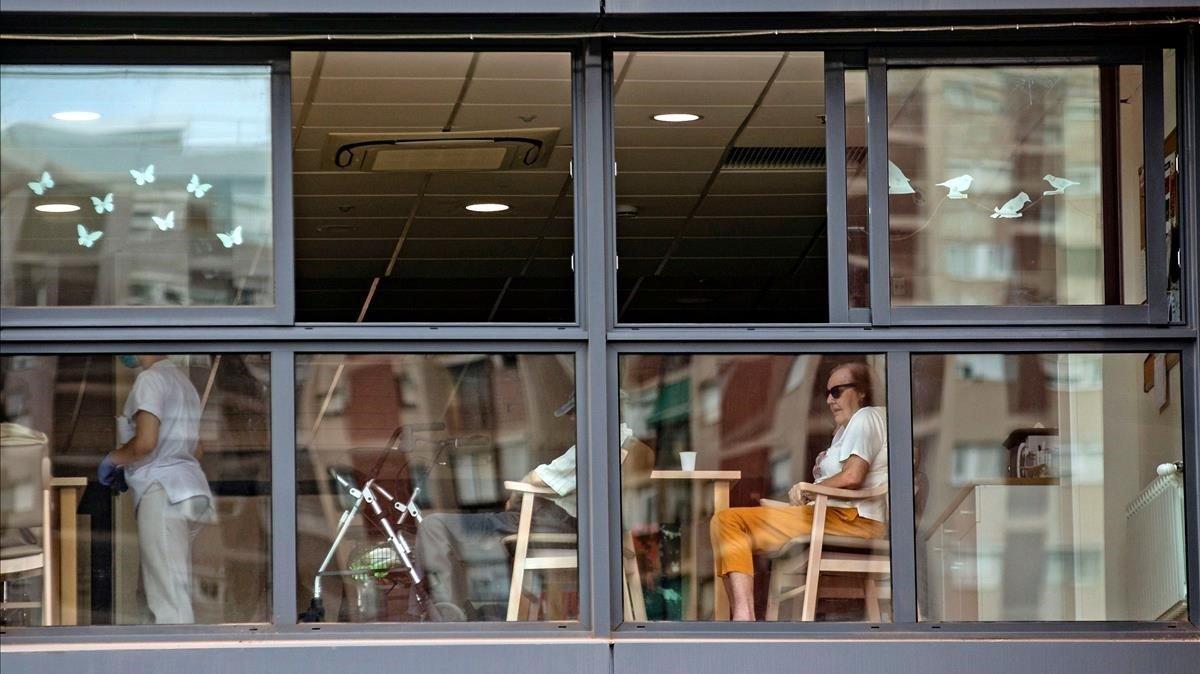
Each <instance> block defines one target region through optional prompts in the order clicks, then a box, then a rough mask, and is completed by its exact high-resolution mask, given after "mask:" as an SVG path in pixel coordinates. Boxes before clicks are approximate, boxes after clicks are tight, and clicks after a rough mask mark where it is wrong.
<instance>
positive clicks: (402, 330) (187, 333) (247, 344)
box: [0, 33, 1200, 645]
mask: <svg viewBox="0 0 1200 674" xmlns="http://www.w3.org/2000/svg"><path fill="white" fill-rule="evenodd" d="M709 45H710V48H711V47H712V43H711V42H710V43H709ZM455 46H456V47H457V48H459V49H477V45H474V44H471V45H467V44H461V43H460V44H456V45H455ZM718 46H721V48H730V49H735V48H742V47H741V46H740V45H738V46H733V45H732V44H730V45H724V43H721V44H719V45H718ZM1174 46H1176V48H1178V49H1180V52H1179V54H1180V56H1181V59H1180V61H1181V65H1180V68H1181V72H1188V70H1187V68H1192V69H1193V71H1194V68H1195V67H1196V58H1195V48H1196V44H1195V39H1194V33H1193V34H1192V36H1191V37H1189V41H1188V43H1187V48H1186V49H1184V48H1183V47H1182V45H1178V44H1177V45H1174ZM390 47H394V48H396V49H405V50H407V49H417V48H421V47H420V46H417V45H416V44H415V43H412V44H410V43H407V42H406V43H404V44H402V45H393V44H391V43H388V44H387V46H386V47H385V46H384V45H381V44H379V43H371V44H369V45H367V46H365V47H364V48H369V49H380V48H390ZM577 47H578V49H579V52H580V55H581V56H580V59H579V61H578V63H577V67H578V68H579V71H578V73H577V75H576V80H577V82H576V87H577V88H578V90H579V93H577V94H576V95H577V96H582V102H583V104H582V105H579V106H577V108H576V109H575V110H574V112H573V114H574V118H575V122H576V136H575V138H576V142H577V143H579V145H578V146H577V147H576V148H575V164H576V177H575V180H576V218H577V220H576V237H577V238H576V250H577V257H576V260H577V261H578V262H577V265H576V267H577V271H576V278H577V284H578V286H577V287H579V288H580V291H579V293H580V294H579V296H578V298H577V318H578V320H579V325H577V326H553V325H551V326H546V325H536V326H534V325H523V326H509V325H436V326H420V325H407V324H406V325H388V324H373V325H329V324H323V325H312V324H310V325H303V326H288V325H280V326H274V327H271V326H257V327H255V326H228V327H223V328H222V329H220V330H217V331H214V330H212V329H210V328H207V327H203V326H200V325H195V324H193V325H191V326H174V327H172V326H165V327H154V328H153V329H139V328H136V327H133V326H129V325H126V326H123V327H117V326H116V325H115V324H114V322H112V321H106V325H109V326H113V327H97V328H94V329H91V328H85V327H82V326H78V325H74V324H71V323H68V322H61V321H57V320H52V321H48V322H46V323H45V324H42V325H38V326H29V327H13V328H9V326H8V325H7V324H6V325H5V328H6V329H5V330H4V332H3V333H0V346H2V347H3V353H4V354H5V355H8V354H11V353H44V354H49V353H66V352H76V353H80V352H88V353H119V352H122V351H128V350H129V349H130V348H133V347H136V348H137V349H139V350H157V351H160V352H209V353H215V352H221V351H225V352H239V353H240V352H247V353H249V352H253V353H260V352H269V353H270V354H271V357H272V363H271V369H272V382H271V386H272V387H273V388H272V410H271V413H272V421H271V424H272V479H273V481H274V484H273V486H272V506H271V510H272V532H273V533H272V552H273V560H272V568H273V572H274V576H273V578H272V585H273V588H288V589H289V591H285V592H277V591H273V593H272V607H273V611H274V616H275V617H274V620H275V621H276V622H275V624H262V625H197V626H178V627H168V626H162V627H157V626H144V627H102V626H98V627H78V628H64V627H54V628H30V629H27V630H21V631H19V632H16V633H14V632H9V633H7V634H4V642H5V644H6V645H7V644H14V645H17V644H47V645H49V644H54V643H62V642H70V641H79V640H105V641H111V642H145V643H148V644H167V643H179V642H189V641H210V640H214V639H215V640H219V641H222V642H228V643H231V644H232V643H239V642H250V643H253V642H254V641H256V640H260V639H261V640H264V641H265V640H269V639H270V640H274V641H275V642H276V643H277V641H278V639H279V638H284V639H291V640H295V641H296V642H297V643H306V644H307V643H313V642H314V641H315V642H318V643H319V642H322V641H342V640H346V639H353V638H382V637H385V636H386V637H388V638H394V639H398V640H409V639H411V640H421V639H431V638H437V639H441V638H447V639H455V638H461V639H490V638H496V639H505V638H508V639H511V638H513V637H526V638H527V637H536V638H537V639H559V638H561V639H567V640H570V639H579V638H581V637H588V638H602V639H603V638H608V639H613V640H618V641H621V640H628V641H630V642H636V641H638V640H641V639H662V638H664V637H665V638H671V637H676V636H677V637H680V638H705V637H716V638H739V637H742V638H754V639H760V638H761V639H768V640H774V639H778V640H780V641H784V642H786V641H789V640H795V639H796V638H798V637H799V638H805V639H809V638H812V639H820V638H822V637H829V638H834V639H837V638H839V637H840V638H841V639H843V640H844V639H845V638H846V637H852V638H853V639H854V640H863V641H870V640H873V639H875V638H877V637H875V636H874V635H876V634H878V635H879V637H878V638H886V639H889V640H892V641H895V640H898V639H899V640H908V639H911V640H914V641H929V640H930V639H931V637H934V635H937V634H940V633H945V634H944V635H943V636H944V637H946V638H947V639H962V638H983V637H996V638H1001V639H1012V640H1038V639H1042V638H1046V639H1051V640H1059V639H1063V638H1070V639H1077V638H1078V639H1096V640H1113V639H1116V640H1122V639H1128V640H1131V641H1144V640H1146V639H1150V638H1158V637H1163V638H1178V637H1190V638H1193V639H1194V638H1195V636H1196V635H1197V634H1200V629H1198V627H1197V626H1200V554H1198V553H1200V516H1198V513H1200V479H1196V471H1194V470H1192V471H1190V473H1191V475H1190V477H1191V478H1192V479H1189V480H1188V481H1187V482H1185V484H1186V492H1185V493H1186V499H1187V501H1186V508H1187V511H1186V512H1187V525H1186V526H1187V545H1188V552H1189V557H1190V558H1189V560H1188V564H1189V568H1188V578H1189V581H1191V582H1189V585H1188V593H1189V595H1188V599H1189V619H1190V624H1189V623H1175V624H1158V623H1140V622H1139V623H1128V622H1100V623H1082V622H1081V623H976V624H965V623H958V624H949V623H947V624H936V623H934V624H925V623H915V622H899V623H891V624H888V625H880V626H878V629H874V628H872V627H871V626H869V625H865V624H847V625H826V624H819V623H814V624H795V623H783V624H775V625H768V624H753V625H747V624H741V625H739V624H733V623H671V624H669V623H651V624H644V625H643V624H622V611H621V605H620V603H619V602H620V597H621V592H620V579H619V577H618V576H616V575H614V574H613V573H612V570H613V569H617V568H619V564H620V558H619V550H620V545H619V537H620V528H619V527H620V519H619V516H620V513H619V495H620V477H619V475H620V474H619V465H617V464H618V462H617V460H616V458H615V455H612V456H610V455H609V453H607V452H592V451H589V450H588V447H610V446H612V445H613V443H615V442H616V441H617V440H618V430H617V428H618V427H617V421H618V419H617V416H618V406H617V393H616V387H617V378H616V375H617V356H618V354H620V353H651V352H679V351H684V350H686V351H688V352H692V353H745V352H779V353H797V352H801V353H820V352H828V353H852V352H869V353H885V354H887V357H888V361H887V366H888V383H889V398H890V399H889V403H890V404H892V405H893V406H894V407H893V409H894V415H895V414H899V415H901V416H903V415H902V411H903V409H904V407H905V406H906V405H908V404H909V402H910V401H909V400H908V398H909V395H910V394H908V393H905V394H904V395H903V396H901V397H894V396H895V394H894V393H893V391H897V390H904V391H908V390H909V387H908V382H907V381H906V380H903V381H902V380H901V379H902V373H904V372H906V371H907V364H908V362H909V361H908V358H907V356H909V355H911V354H913V353H925V352H949V351H953V352H970V351H975V352H997V351H1001V352H1021V351H1025V352H1047V351H1053V350H1055V349H1059V350H1076V351H1078V350H1084V351H1096V352H1114V351H1132V352H1145V351H1160V350H1178V351H1180V352H1181V353H1182V359H1181V360H1182V362H1181V367H1182V368H1183V369H1182V371H1181V374H1182V375H1183V381H1184V382H1194V383H1195V384H1196V387H1200V373H1198V368H1197V351H1198V350H1200V333H1198V332H1197V329H1196V327H1195V323H1194V320H1192V319H1190V318H1189V323H1188V324H1187V325H1185V326H1176V327H1161V328H1160V327H1154V326H1149V325H1138V324H1135V325H1123V324H1104V325H1098V324H1096V325H1093V324H1087V323H1074V322H1071V321H1064V322H1063V324H1062V325H1033V326H1030V327H1029V328H1028V329H1023V328H1016V329H1014V328H1012V327H1006V326H993V325H989V324H987V323H986V322H982V321H972V324H971V325H963V326H959V327H956V328H954V329H950V328H949V327H947V326H942V325H937V324H932V323H926V324H923V325H896V326H895V327H889V325H888V323H887V322H880V321H878V320H876V321H875V323H874V325H873V326H871V325H840V326H839V325H829V326H824V325H797V326H790V327H771V326H768V327H766V328H760V327H759V326H755V327H738V326H722V325H703V326H647V327H646V328H638V327H617V326H614V325H613V323H612V319H611V317H612V316H613V315H614V314H613V313H612V308H613V306H614V294H615V272H614V270H613V266H612V265H611V264H610V261H611V260H612V259H613V258H612V256H613V253H614V248H615V223H614V217H613V203H614V202H613V198H612V197H613V170H612V166H613V164H612V160H613V142H612V121H611V111H612V108H611V51H612V47H611V43H609V42H608V41H607V40H600V39H592V40H588V41H586V42H585V43H583V44H582V45H577ZM314 48H319V47H316V46H315V45H314ZM443 48H445V47H444V46H443ZM497 48H499V47H497ZM801 48H803V47H801ZM852 48H853V47H852ZM56 49H58V47H56ZM139 49H144V48H143V47H139ZM204 51H205V52H210V51H211V49H206V50H204ZM139 53H140V52H139ZM174 53H179V51H178V50H176V51H175V52H174ZM189 62H191V61H189ZM868 78H869V79H870V76H868ZM1195 89H1196V83H1195V82H1186V81H1185V82H1184V91H1183V92H1182V93H1181V96H1180V100H1181V101H1186V100H1194V96H1193V97H1192V98H1188V92H1189V91H1190V93H1191V94H1194V93H1195ZM827 97H828V91H827ZM577 100H579V99H577ZM869 100H870V99H869ZM883 100H884V102H885V103H886V99H883ZM1180 112H1181V115H1182V116H1181V118H1180V129H1181V134H1182V135H1181V148H1182V150H1183V152H1182V156H1183V159H1184V162H1185V165H1186V167H1188V168H1187V171H1186V172H1185V174H1184V180H1185V182H1184V184H1183V189H1184V208H1185V213H1186V216H1187V219H1186V220H1185V226H1186V228H1187V229H1186V231H1185V243H1186V244H1187V247H1186V248H1185V254H1186V255H1187V256H1188V258H1189V259H1190V260H1192V261H1193V262H1194V261H1196V260H1197V259H1198V253H1197V251H1196V250H1195V247H1194V246H1193V245H1191V244H1192V242H1193V241H1194V240H1195V239H1196V232H1197V227H1198V214H1197V208H1196V206H1197V203H1196V201H1197V200H1196V195H1197V193H1198V192H1200V189H1198V187H1197V171H1196V163H1197V157H1196V150H1197V144H1196V139H1195V138H1194V137H1191V132H1192V130H1194V125H1195V124H1196V112H1197V111H1196V108H1195V105H1194V104H1193V105H1185V104H1181V111H1180ZM1189 125H1190V126H1189ZM285 135H286V134H285ZM884 143H885V145H884V147H886V129H885V134H884ZM870 144H871V145H872V147H874V146H875V141H871V143H870ZM873 154H879V153H878V152H876V153H873ZM885 166H886V165H885ZM875 192H878V190H872V193H873V194H874V193H875ZM288 194H289V196H290V187H289V189H288ZM884 198H885V201H886V196H885V197H884ZM872 206H873V207H874V202H872ZM288 207H289V209H290V203H289V204H288ZM289 213H290V210H289ZM833 224H834V223H832V221H831V226H832V225H833ZM289 227H290V223H289ZM289 236H290V235H289ZM878 238H879V237H875V236H872V242H873V243H872V246H874V245H875V243H874V242H875V241H876V240H877V239H878ZM885 241H886V239H885ZM288 244H289V245H290V238H289V241H288ZM289 263H290V259H289ZM876 264H877V263H876V261H875V250H874V248H873V249H872V268H873V269H874V267H875V265H876ZM872 280H874V279H872ZM843 282H844V281H843ZM1184 283H1185V284H1186V285H1185V287H1184V293H1185V303H1186V306H1187V307H1188V308H1189V309H1190V311H1188V312H1187V314H1186V315H1187V316H1189V317H1194V316H1196V315H1197V312H1196V308H1197V301H1198V299H1197V292H1196V287H1195V286H1196V278H1194V275H1192V277H1191V278H1189V277H1185V279H1184ZM585 297H587V298H588V299H586V300H585V299H584V298H585ZM872 303H873V304H874V297H872ZM883 306H884V307H887V305H886V304H885V305H883ZM852 318H854V317H853V315H852ZM855 320H857V319H855ZM158 323H159V324H160V325H161V322H158ZM876 328H878V329H876ZM539 349H540V350H544V351H546V352H557V353H562V352H567V351H570V352H574V353H575V354H576V367H577V370H576V390H577V395H579V396H580V400H581V405H580V408H581V409H583V410H586V412H585V413H584V414H581V415H580V421H579V422H578V423H579V425H578V427H577V432H578V434H579V437H578V441H579V450H580V452H581V455H580V456H581V461H580V468H579V475H580V478H579V479H580V483H579V485H580V486H579V489H580V500H581V514H582V516H581V518H580V520H579V521H580V548H581V553H580V554H581V557H580V562H581V569H580V591H581V614H580V621H579V622H578V623H570V624H565V625H560V624H555V623H548V624H535V623H518V624H514V625H496V624H491V623H489V624H457V625H445V626H443V625H413V624H407V623H385V624H378V625H359V624H348V625H333V624H323V625H321V626H320V627H319V629H318V630H313V629H312V627H311V626H308V625H297V624H292V623H291V622H289V621H288V616H290V615H294V614H295V612H296V608H297V607H296V606H295V596H294V595H295V593H294V592H292V591H290V588H294V587H295V582H296V578H295V575H296V573H295V562H296V559H295V536H296V532H295V528H294V522H295V484H294V482H295V474H296V473H295V451H296V447H295V441H294V440H295V438H294V432H295V429H294V412H295V410H294V400H293V391H294V358H295V354H296V353H313V352H323V353H324V352H339V351H347V352H348V351H363V352H389V353H400V352H431V351H435V352H450V351H459V352H504V351H508V352H531V351H536V350H539ZM901 362H903V363H905V368H904V370H901V369H900V368H899V367H897V365H898V364H900V363H901ZM897 386H900V387H901V388H899V389H898V388H897ZM1183 394H1184V405H1183V425H1184V431H1183V432H1184V439H1185V445H1184V460H1185V462H1186V463H1187V465H1188V466H1200V449H1198V447H1197V440H1196V438H1197V437H1198V436H1200V402H1198V401H1197V393H1196V391H1195V390H1191V391H1184V392H1183ZM910 423H911V420H910ZM907 430H908V429H906V428H905V427H903V426H902V425H901V424H893V428H890V429H889V444H890V445H891V447H892V452H893V453H894V456H897V457H899V456H901V452H905V451H906V452H908V454H907V456H908V457H909V458H910V459H911V437H906V435H911V434H910V433H908V432H907ZM584 457H586V459H585V458H584ZM896 463H902V462H900V461H897V462H896ZM910 463H911V461H910ZM903 470H904V468H898V469H896V470H895V471H894V472H893V474H892V476H891V481H892V484H893V487H894V490H893V494H895V497H894V498H893V503H892V507H893V518H894V521H893V523H892V538H893V551H894V552H893V560H894V561H893V564H894V566H893V579H894V582H896V583H897V584H898V585H901V586H903V585H905V583H903V582H899V581H896V579H898V578H899V577H900V576H899V574H900V573H902V572H904V568H905V567H908V568H910V569H914V573H915V560H914V561H911V562H910V561H908V560H909V559H910V558H914V555H915V538H914V537H913V535H912V533H911V531H912V530H911V529H910V530H909V535H908V538H909V539H912V540H911V541H910V544H908V545H907V546H906V545H905V544H904V543H903V541H904V540H905V539H904V538H903V537H900V538H899V539H898V538H897V530H898V529H899V530H900V532H901V533H903V527H904V526H906V524H905V522H906V521H907V523H908V524H909V525H911V522H912V513H911V505H909V506H907V507H908V511H907V512H905V510H904V509H905V508H906V506H905V505H904V503H905V502H908V503H909V504H911V500H912V481H911V472H910V473H909V474H908V475H907V476H905V475H903V474H902V471H903ZM904 480H906V482H905V481H904ZM289 501H290V502H289ZM904 518H907V520H905V519H904ZM284 525H289V526H287V527H286V528H281V527H282V526H284ZM584 546H589V548H588V553H587V554H586V556H585V555H584V553H583V549H584ZM587 564H590V569H588V568H586V566H585V565H587ZM605 578H607V579H608V582H607V583H605V581H604V579H605ZM285 583H286V584H285ZM898 589H899V592H898V593H896V594H895V598H894V600H893V601H894V602H895V607H896V608H895V611H896V614H897V616H899V617H902V618H906V617H907V618H912V619H913V620H915V593H916V577H915V575H913V576H911V578H910V580H909V581H908V583H907V587H900V588H898ZM585 592H586V594H587V599H585V598H584V596H583V595H584V593H585ZM585 601H590V604H588V605H587V610H586V611H585V610H584V602H585ZM933 630H937V631H936V632H935V631H933Z"/></svg>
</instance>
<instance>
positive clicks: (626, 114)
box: [614, 105, 751, 129]
mask: <svg viewBox="0 0 1200 674" xmlns="http://www.w3.org/2000/svg"><path fill="white" fill-rule="evenodd" d="M750 110H751V106H750V105H701V106H689V107H688V109H687V110H678V109H674V108H668V107H666V106H662V105H617V106H616V110H615V112H614V120H615V121H614V123H615V124H616V125H617V126H618V127H623V126H653V127H654V128H659V129H665V128H671V127H672V126H673V124H672V123H670V122H656V121H654V115H657V114H661V113H664V112H690V113H693V114H697V115H701V116H702V118H701V119H698V120H696V121H694V122H687V123H686V126H687V127H698V126H699V127H705V126H732V127H736V126H739V125H740V124H741V123H742V121H743V120H745V119H746V115H748V114H750Z"/></svg>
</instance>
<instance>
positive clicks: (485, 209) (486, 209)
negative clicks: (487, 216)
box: [467, 204, 508, 213]
mask: <svg viewBox="0 0 1200 674" xmlns="http://www.w3.org/2000/svg"><path fill="white" fill-rule="evenodd" d="M467 210H468V211H471V212H472V213H499V212H501V211H507V210H508V204H468V205H467Z"/></svg>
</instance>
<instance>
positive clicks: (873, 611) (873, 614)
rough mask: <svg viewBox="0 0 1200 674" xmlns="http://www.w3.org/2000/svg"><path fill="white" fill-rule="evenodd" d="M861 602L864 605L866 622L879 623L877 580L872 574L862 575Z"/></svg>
mask: <svg viewBox="0 0 1200 674" xmlns="http://www.w3.org/2000/svg"><path fill="white" fill-rule="evenodd" d="M863 601H864V602H865V603H866V609H867V622H871V623H877V622H879V621H880V611H879V579H878V578H876V577H875V574H873V573H866V574H863Z"/></svg>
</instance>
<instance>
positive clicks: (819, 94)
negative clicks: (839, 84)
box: [763, 81, 825, 105]
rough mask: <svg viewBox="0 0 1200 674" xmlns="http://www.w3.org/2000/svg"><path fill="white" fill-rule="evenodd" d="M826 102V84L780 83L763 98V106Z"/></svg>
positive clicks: (774, 85) (820, 82)
mask: <svg viewBox="0 0 1200 674" xmlns="http://www.w3.org/2000/svg"><path fill="white" fill-rule="evenodd" d="M824 100H825V82H823V81H817V82H778V81H776V82H775V83H774V84H773V85H772V86H771V90H770V91H768V92H767V95H766V96H765V97H764V98H763V105H818V104H822V103H823V102H824Z"/></svg>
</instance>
